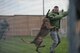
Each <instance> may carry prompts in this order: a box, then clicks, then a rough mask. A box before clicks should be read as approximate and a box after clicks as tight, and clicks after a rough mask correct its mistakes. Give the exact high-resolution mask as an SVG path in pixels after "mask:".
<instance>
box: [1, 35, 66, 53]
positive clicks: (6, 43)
mask: <svg viewBox="0 0 80 53" xmlns="http://www.w3.org/2000/svg"><path fill="white" fill-rule="evenodd" d="M21 38H23V39H24V40H25V41H26V42H29V41H32V40H33V39H34V37H30V36H27V37H11V38H8V39H6V40H0V53H37V52H36V51H35V48H36V47H35V45H34V44H29V43H25V42H23V41H22V40H21ZM43 44H45V45H46V47H44V48H41V49H40V50H41V52H42V53H49V51H50V46H51V44H52V40H51V38H50V37H49V36H47V37H45V39H44V42H43ZM55 50H56V53H68V41H67V38H65V37H64V38H61V43H60V45H59V46H58V47H57V48H56V49H55Z"/></svg>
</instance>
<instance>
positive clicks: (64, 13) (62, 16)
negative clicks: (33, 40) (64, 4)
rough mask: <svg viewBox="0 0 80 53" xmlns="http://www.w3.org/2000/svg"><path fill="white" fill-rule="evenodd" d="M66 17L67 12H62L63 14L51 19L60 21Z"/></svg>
mask: <svg viewBox="0 0 80 53" xmlns="http://www.w3.org/2000/svg"><path fill="white" fill-rule="evenodd" d="M67 15H68V13H67V12H63V13H61V14H59V15H56V16H55V17H54V18H53V19H62V18H64V17H65V16H67Z"/></svg>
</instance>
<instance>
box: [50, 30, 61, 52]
mask: <svg viewBox="0 0 80 53" xmlns="http://www.w3.org/2000/svg"><path fill="white" fill-rule="evenodd" d="M51 38H52V40H53V41H54V42H53V44H52V46H51V48H50V53H54V50H55V48H56V47H57V46H58V44H59V43H60V38H59V35H58V32H57V31H51Z"/></svg>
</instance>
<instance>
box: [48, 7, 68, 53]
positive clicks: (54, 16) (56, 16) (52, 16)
mask: <svg viewBox="0 0 80 53" xmlns="http://www.w3.org/2000/svg"><path fill="white" fill-rule="evenodd" d="M66 15H67V12H63V10H62V12H61V13H59V7H58V6H54V9H53V10H52V11H51V12H50V13H49V14H48V17H47V18H48V19H49V21H50V25H51V26H52V27H50V36H51V38H52V40H54V42H53V44H52V46H51V48H50V53H54V50H55V48H56V47H57V46H58V44H59V43H60V37H59V35H58V31H59V29H60V20H61V19H62V18H63V17H65V16H66Z"/></svg>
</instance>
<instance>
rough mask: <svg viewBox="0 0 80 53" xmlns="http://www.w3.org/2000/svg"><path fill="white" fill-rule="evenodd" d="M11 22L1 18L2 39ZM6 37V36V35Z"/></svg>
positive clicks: (0, 36)
mask: <svg viewBox="0 0 80 53" xmlns="http://www.w3.org/2000/svg"><path fill="white" fill-rule="evenodd" d="M8 27H9V24H8V23H7V21H6V20H5V19H2V18H1V19H0V40H1V39H2V38H3V36H4V35H5V32H6V30H7V29H8ZM4 39H5V37H4Z"/></svg>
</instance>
